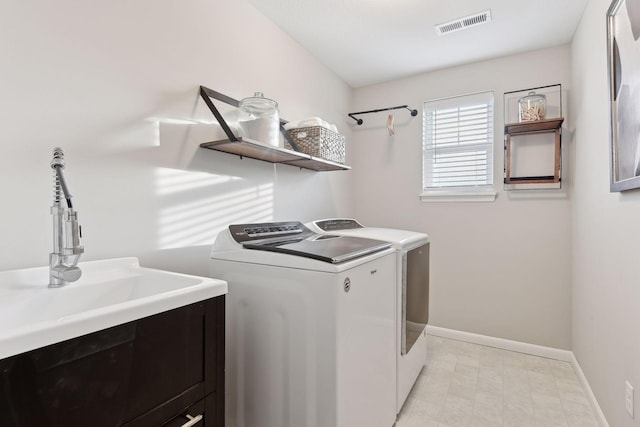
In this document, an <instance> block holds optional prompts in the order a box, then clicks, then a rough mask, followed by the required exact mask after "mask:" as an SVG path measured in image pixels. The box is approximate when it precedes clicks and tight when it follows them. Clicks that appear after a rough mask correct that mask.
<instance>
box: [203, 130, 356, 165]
mask: <svg viewBox="0 0 640 427" xmlns="http://www.w3.org/2000/svg"><path fill="white" fill-rule="evenodd" d="M200 147H202V148H207V149H209V150H215V151H222V152H224V153H229V154H235V155H237V156H240V157H241V158H242V157H249V158H251V159H256V160H262V161H265V162H269V163H281V164H285V165H290V166H297V167H300V168H303V169H309V170H313V171H318V172H320V171H338V170H349V169H351V167H350V166H346V165H343V164H341V163H336V162H332V161H329V160H325V159H320V158H318V157H313V156H310V155H308V154H305V153H301V152H299V151H293V150H287V149H286V148H280V147H274V146H272V145H267V144H263V143H261V142H258V141H253V140H251V139H246V138H242V137H238V138H237V140H236V141H231V140H229V139H224V140H221V141H211V142H204V143H202V144H200Z"/></svg>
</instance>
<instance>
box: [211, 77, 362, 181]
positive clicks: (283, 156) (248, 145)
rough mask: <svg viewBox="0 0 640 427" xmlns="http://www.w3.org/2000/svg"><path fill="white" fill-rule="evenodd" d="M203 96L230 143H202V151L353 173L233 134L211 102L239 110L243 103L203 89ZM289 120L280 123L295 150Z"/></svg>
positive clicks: (309, 156) (222, 141)
mask: <svg viewBox="0 0 640 427" xmlns="http://www.w3.org/2000/svg"><path fill="white" fill-rule="evenodd" d="M200 96H201V97H202V99H203V100H204V102H205V103H206V104H207V107H209V110H211V113H213V115H214V117H215V118H216V120H217V121H218V123H219V124H220V126H221V127H222V130H224V132H225V133H226V134H227V137H228V139H224V140H221V141H211V142H203V143H202V144H200V147H202V148H207V149H209V150H215V151H222V152H223V153H229V154H235V155H237V156H240V158H242V157H249V158H251V159H256V160H262V161H265V162H269V163H280V164H284V165H290V166H297V167H299V168H303V169H309V170H312V171H318V172H320V171H343V170H350V169H351V167H350V166H346V165H343V164H342V163H337V162H332V161H330V160H325V159H321V158H319V157H313V156H311V155H309V154H306V153H303V152H301V151H294V150H287V149H285V148H280V147H274V146H273V145H268V144H263V143H261V142H258V141H253V140H251V139H247V138H242V137H238V136H236V135H235V134H234V133H233V132H232V131H231V128H230V127H229V125H228V124H227V122H226V121H225V119H224V117H222V114H221V113H220V111H219V110H218V109H217V108H216V106H215V105H214V104H213V101H211V98H213V99H217V100H218V101H222V102H224V103H225V104H228V105H231V106H232V107H238V106H239V105H240V101H238V100H236V99H233V98H231V97H229V96H227V95H224V94H222V93H220V92H216V91H214V90H212V89H209V88H207V87H204V86H200ZM285 123H286V120H282V119H281V120H280V132H281V133H282V135H283V137H284V138H285V140H286V141H287V142H288V143H289V144H290V145H291V146H292V147H294V148H295V149H296V150H297V149H298V145H297V144H296V142H295V141H294V140H293V138H291V136H290V135H289V134H288V133H287V132H286V131H285V130H284V127H283V124H285Z"/></svg>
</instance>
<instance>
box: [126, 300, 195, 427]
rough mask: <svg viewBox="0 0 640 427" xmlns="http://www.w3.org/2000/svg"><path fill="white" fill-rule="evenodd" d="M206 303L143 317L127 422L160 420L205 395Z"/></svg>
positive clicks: (154, 422)
mask: <svg viewBox="0 0 640 427" xmlns="http://www.w3.org/2000/svg"><path fill="white" fill-rule="evenodd" d="M204 315H205V304H204V303H199V304H192V305H190V306H187V307H182V308H180V309H176V310H171V311H167V312H165V313H161V314H158V315H155V316H151V317H147V318H144V319H141V320H139V321H138V322H137V323H138V327H137V331H136V340H135V343H134V350H133V366H132V370H131V382H130V386H129V396H130V397H129V401H128V407H127V417H126V419H127V420H128V421H130V423H128V424H127V427H134V426H157V425H161V424H163V423H164V422H166V421H167V420H168V419H171V418H172V417H173V416H174V415H175V414H178V413H180V412H181V411H182V410H183V409H184V408H185V407H187V406H189V405H191V404H193V403H194V402H197V401H198V400H200V399H202V398H204V396H205V385H204V382H205V372H204V361H205V355H204V337H205V316H204Z"/></svg>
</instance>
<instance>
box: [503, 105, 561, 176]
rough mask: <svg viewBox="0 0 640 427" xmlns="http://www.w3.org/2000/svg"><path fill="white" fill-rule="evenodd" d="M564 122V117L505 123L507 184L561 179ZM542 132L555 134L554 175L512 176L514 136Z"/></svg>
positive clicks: (505, 173) (505, 174) (505, 171)
mask: <svg viewBox="0 0 640 427" xmlns="http://www.w3.org/2000/svg"><path fill="white" fill-rule="evenodd" d="M562 122H564V118H563V117H559V118H554V119H548V120H538V121H533V122H521V123H507V124H505V125H504V134H505V142H504V146H505V147H504V148H505V169H504V183H505V184H557V183H559V182H560V180H561V166H562V146H561V129H562V128H561V127H562ZM541 133H551V134H554V140H553V142H554V166H553V175H549V176H521V177H514V176H511V157H512V156H511V154H512V153H511V151H512V146H511V144H512V138H513V137H517V136H524V135H535V134H541Z"/></svg>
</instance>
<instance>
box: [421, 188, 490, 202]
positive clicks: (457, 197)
mask: <svg viewBox="0 0 640 427" xmlns="http://www.w3.org/2000/svg"><path fill="white" fill-rule="evenodd" d="M497 194H498V193H496V192H495V191H432V192H424V193H422V194H420V200H421V201H423V202H427V203H442V202H494V201H495V200H496V195H497Z"/></svg>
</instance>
